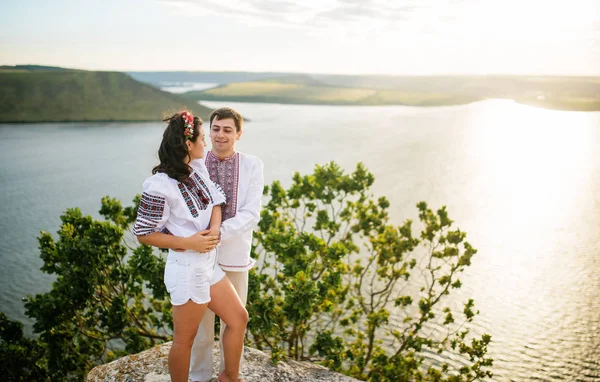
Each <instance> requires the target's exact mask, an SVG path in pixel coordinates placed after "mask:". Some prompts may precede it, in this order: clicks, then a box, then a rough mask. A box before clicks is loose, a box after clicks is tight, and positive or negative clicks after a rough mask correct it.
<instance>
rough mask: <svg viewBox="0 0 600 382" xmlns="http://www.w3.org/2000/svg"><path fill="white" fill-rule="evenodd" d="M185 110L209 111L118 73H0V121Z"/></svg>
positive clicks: (138, 116) (125, 117) (143, 117)
mask: <svg viewBox="0 0 600 382" xmlns="http://www.w3.org/2000/svg"><path fill="white" fill-rule="evenodd" d="M183 107H188V108H189V109H191V110H192V112H193V113H194V114H196V115H199V116H200V117H202V118H203V119H207V118H208V115H209V114H210V110H209V109H207V108H205V107H203V106H200V105H198V104H197V103H196V102H194V101H191V100H190V99H186V98H183V97H181V96H178V95H174V94H170V93H167V92H163V91H161V90H159V89H157V88H155V87H153V86H150V85H148V84H144V83H141V82H138V81H136V80H134V79H133V78H131V77H130V76H128V75H127V74H124V73H118V72H92V71H74V70H24V69H20V68H10V67H8V68H7V67H3V68H2V69H0V122H4V123H7V122H66V121H160V120H161V119H162V117H163V115H164V113H165V112H168V111H176V110H179V109H181V108H183Z"/></svg>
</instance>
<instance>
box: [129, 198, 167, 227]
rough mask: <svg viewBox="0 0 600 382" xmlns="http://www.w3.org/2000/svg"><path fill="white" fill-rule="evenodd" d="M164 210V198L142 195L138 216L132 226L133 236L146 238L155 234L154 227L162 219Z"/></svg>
mask: <svg viewBox="0 0 600 382" xmlns="http://www.w3.org/2000/svg"><path fill="white" fill-rule="evenodd" d="M164 210H165V198H162V197H160V196H155V195H150V194H148V193H146V192H144V193H142V200H141V201H140V206H139V208H138V215H137V219H136V221H135V224H134V226H133V234H134V235H136V236H146V235H150V234H151V233H153V232H156V226H158V223H159V222H160V220H161V219H162V216H163V212H164Z"/></svg>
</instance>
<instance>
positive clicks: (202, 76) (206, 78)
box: [127, 72, 290, 85]
mask: <svg viewBox="0 0 600 382" xmlns="http://www.w3.org/2000/svg"><path fill="white" fill-rule="evenodd" d="M127 74H129V75H130V76H131V77H133V78H134V79H136V80H138V81H142V82H146V83H149V84H154V85H161V84H167V83H185V82H196V83H211V84H227V83H230V82H243V81H258V80H264V79H268V78H278V77H285V76H289V75H290V73H274V72H262V73H253V72H128V73H127Z"/></svg>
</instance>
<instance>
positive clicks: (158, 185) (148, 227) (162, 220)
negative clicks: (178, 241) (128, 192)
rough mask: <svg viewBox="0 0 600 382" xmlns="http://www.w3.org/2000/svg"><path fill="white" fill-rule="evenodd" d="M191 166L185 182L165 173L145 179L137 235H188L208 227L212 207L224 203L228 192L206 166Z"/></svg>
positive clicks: (135, 232) (135, 227)
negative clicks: (209, 173) (210, 175)
mask: <svg viewBox="0 0 600 382" xmlns="http://www.w3.org/2000/svg"><path fill="white" fill-rule="evenodd" d="M192 169H193V170H192V173H191V174H190V176H189V178H188V180H187V181H186V182H185V183H181V182H178V181H177V180H175V179H173V178H170V177H169V176H168V175H167V174H164V173H157V174H154V175H152V176H151V177H149V178H148V179H146V180H145V181H144V186H143V190H144V192H143V193H142V200H141V201H140V206H139V208H138V216H137V219H136V222H135V224H134V226H133V233H134V235H136V236H144V235H149V234H151V233H153V232H164V233H167V234H172V235H175V236H180V237H189V236H192V235H194V234H195V233H197V232H199V231H203V230H205V229H207V228H208V227H209V225H210V218H211V215H212V209H213V207H214V206H216V205H220V204H224V203H225V194H224V193H223V191H222V190H221V189H220V187H218V186H217V185H215V184H214V183H213V182H212V181H211V180H210V178H209V177H208V173H207V172H206V170H205V169H202V168H201V167H197V166H194V165H193V164H192Z"/></svg>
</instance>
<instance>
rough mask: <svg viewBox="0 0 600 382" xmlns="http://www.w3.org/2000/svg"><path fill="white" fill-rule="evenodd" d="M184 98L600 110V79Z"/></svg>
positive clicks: (309, 85) (263, 90) (401, 79)
mask: <svg viewBox="0 0 600 382" xmlns="http://www.w3.org/2000/svg"><path fill="white" fill-rule="evenodd" d="M183 96H185V97H188V98H190V99H192V100H195V101H197V100H211V101H240V102H270V103H291V104H327V105H412V106H441V105H456V104H465V103H470V102H474V101H478V100H484V99H490V98H508V99H513V100H515V101H516V102H519V103H523V104H528V105H534V106H539V107H544V108H549V109H560V110H580V111H600V77H560V76H367V75H360V76H350V75H324V74H294V75H287V76H278V77H274V78H265V79H261V80H257V81H247V80H245V81H241V82H233V83H227V84H224V85H221V86H219V87H216V88H212V89H208V90H203V91H191V92H188V93H185V94H183Z"/></svg>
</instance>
